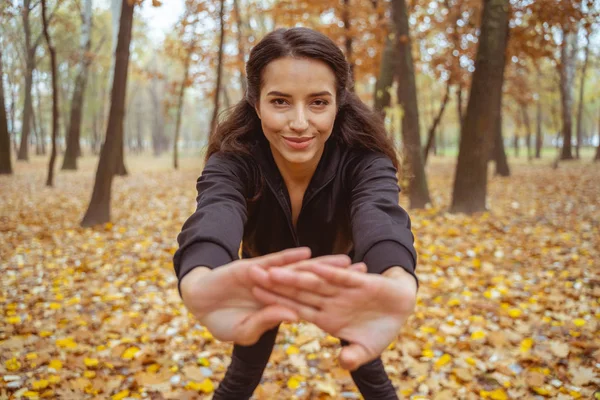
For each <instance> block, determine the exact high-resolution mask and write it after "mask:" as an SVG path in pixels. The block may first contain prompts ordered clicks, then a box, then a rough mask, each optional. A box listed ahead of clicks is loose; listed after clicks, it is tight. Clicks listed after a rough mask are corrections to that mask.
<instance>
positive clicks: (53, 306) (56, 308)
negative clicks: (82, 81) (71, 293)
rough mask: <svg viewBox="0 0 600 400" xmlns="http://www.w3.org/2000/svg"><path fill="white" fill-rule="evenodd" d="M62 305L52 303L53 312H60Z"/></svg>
mask: <svg viewBox="0 0 600 400" xmlns="http://www.w3.org/2000/svg"><path fill="white" fill-rule="evenodd" d="M60 308H61V305H60V304H59V303H50V309H51V310H60Z"/></svg>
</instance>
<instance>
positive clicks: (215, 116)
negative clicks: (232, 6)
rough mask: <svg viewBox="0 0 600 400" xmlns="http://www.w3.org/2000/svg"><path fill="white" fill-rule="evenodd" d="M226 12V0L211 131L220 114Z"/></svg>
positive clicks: (223, 3)
mask: <svg viewBox="0 0 600 400" xmlns="http://www.w3.org/2000/svg"><path fill="white" fill-rule="evenodd" d="M224 13H225V0H221V1H220V8H219V26H220V27H221V34H220V36H219V57H218V60H217V82H216V84H215V106H214V109H213V115H212V119H211V121H210V133H211V134H212V132H214V130H215V128H216V126H217V122H218V121H217V119H218V116H219V96H220V94H221V79H222V76H223V45H224V43H225V19H224V18H223V16H224Z"/></svg>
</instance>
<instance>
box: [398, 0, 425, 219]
mask: <svg viewBox="0 0 600 400" xmlns="http://www.w3.org/2000/svg"><path fill="white" fill-rule="evenodd" d="M392 18H393V21H394V26H395V38H394V39H395V44H396V48H397V54H398V64H397V67H398V70H397V73H396V76H397V77H398V102H399V103H400V105H401V106H402V109H403V111H404V112H403V116H402V139H403V142H404V150H405V155H406V164H407V165H408V167H409V173H410V178H411V179H410V184H409V188H408V192H409V193H408V196H409V199H410V207H411V208H424V207H425V205H426V204H427V203H431V199H430V197H429V189H428V187H427V177H426V176H425V166H424V164H423V152H422V149H421V135H420V133H419V108H418V103H417V88H416V82H415V71H414V64H413V57H412V53H411V40H410V34H409V26H408V12H407V10H406V2H405V0H392Z"/></svg>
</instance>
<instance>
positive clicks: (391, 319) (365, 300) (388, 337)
mask: <svg viewBox="0 0 600 400" xmlns="http://www.w3.org/2000/svg"><path fill="white" fill-rule="evenodd" d="M305 270H306V271H309V272H299V271H284V270H281V269H280V268H277V269H272V270H271V271H269V272H266V271H258V270H256V269H253V270H251V277H252V279H253V280H254V281H255V282H256V284H257V285H258V287H256V288H255V289H254V290H253V294H254V295H255V296H256V297H257V298H258V299H259V300H261V301H263V302H265V303H266V304H279V305H282V306H285V307H288V308H290V309H292V310H295V311H296V312H297V313H298V315H299V316H300V317H301V318H303V319H305V320H307V321H309V322H312V323H314V324H315V325H317V326H319V327H320V328H321V329H323V330H324V331H326V332H328V333H330V334H331V335H334V336H337V337H340V338H342V339H345V340H347V341H348V342H350V343H351V350H350V351H348V350H347V349H344V350H343V351H342V357H341V359H340V361H342V364H343V365H345V366H346V367H347V368H349V369H354V368H356V367H358V366H359V365H360V364H363V363H364V362H367V361H369V360H372V359H375V358H376V357H377V356H378V355H379V354H381V352H383V350H385V348H386V347H387V346H388V344H389V343H390V342H392V341H393V340H394V339H395V338H396V336H397V334H398V332H399V330H400V328H401V327H402V324H403V323H404V321H405V320H406V318H408V316H409V315H410V313H411V312H412V309H413V307H414V301H415V300H414V296H415V292H414V288H413V287H411V285H407V284H406V283H405V282H402V281H400V280H395V279H390V278H386V277H383V276H380V275H373V274H360V273H356V272H350V271H343V270H339V269H337V270H335V269H331V268H329V267H327V266H323V265H316V266H314V265H313V266H310V267H308V268H306V269H305ZM409 278H410V279H413V278H412V277H409ZM344 354H346V355H345V356H344Z"/></svg>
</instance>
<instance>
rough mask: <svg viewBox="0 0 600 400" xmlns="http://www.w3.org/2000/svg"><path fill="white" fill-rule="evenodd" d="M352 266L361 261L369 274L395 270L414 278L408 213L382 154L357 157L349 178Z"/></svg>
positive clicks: (393, 176)
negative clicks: (391, 268) (395, 267)
mask: <svg viewBox="0 0 600 400" xmlns="http://www.w3.org/2000/svg"><path fill="white" fill-rule="evenodd" d="M349 188H350V191H351V192H350V201H351V203H350V216H351V223H352V236H353V241H354V260H353V262H360V261H364V263H365V264H367V269H368V271H369V272H370V273H379V274H380V273H382V272H384V271H385V270H386V269H388V268H390V267H393V266H398V267H402V268H403V269H405V270H406V271H407V272H408V273H410V274H411V275H413V276H414V277H415V279H416V280H417V285H418V279H417V276H416V274H415V268H416V261H417V253H416V250H415V248H414V245H413V243H414V236H413V234H412V232H411V228H410V218H409V216H408V213H407V212H406V211H405V210H404V209H403V208H402V207H400V205H399V204H398V195H399V193H400V188H399V186H398V180H397V178H396V168H394V165H393V164H392V161H391V160H390V159H389V158H388V157H386V156H384V155H382V154H373V153H371V154H367V155H364V156H361V157H360V160H359V161H358V162H357V163H355V167H354V168H353V170H352V171H351V175H350V184H349Z"/></svg>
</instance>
